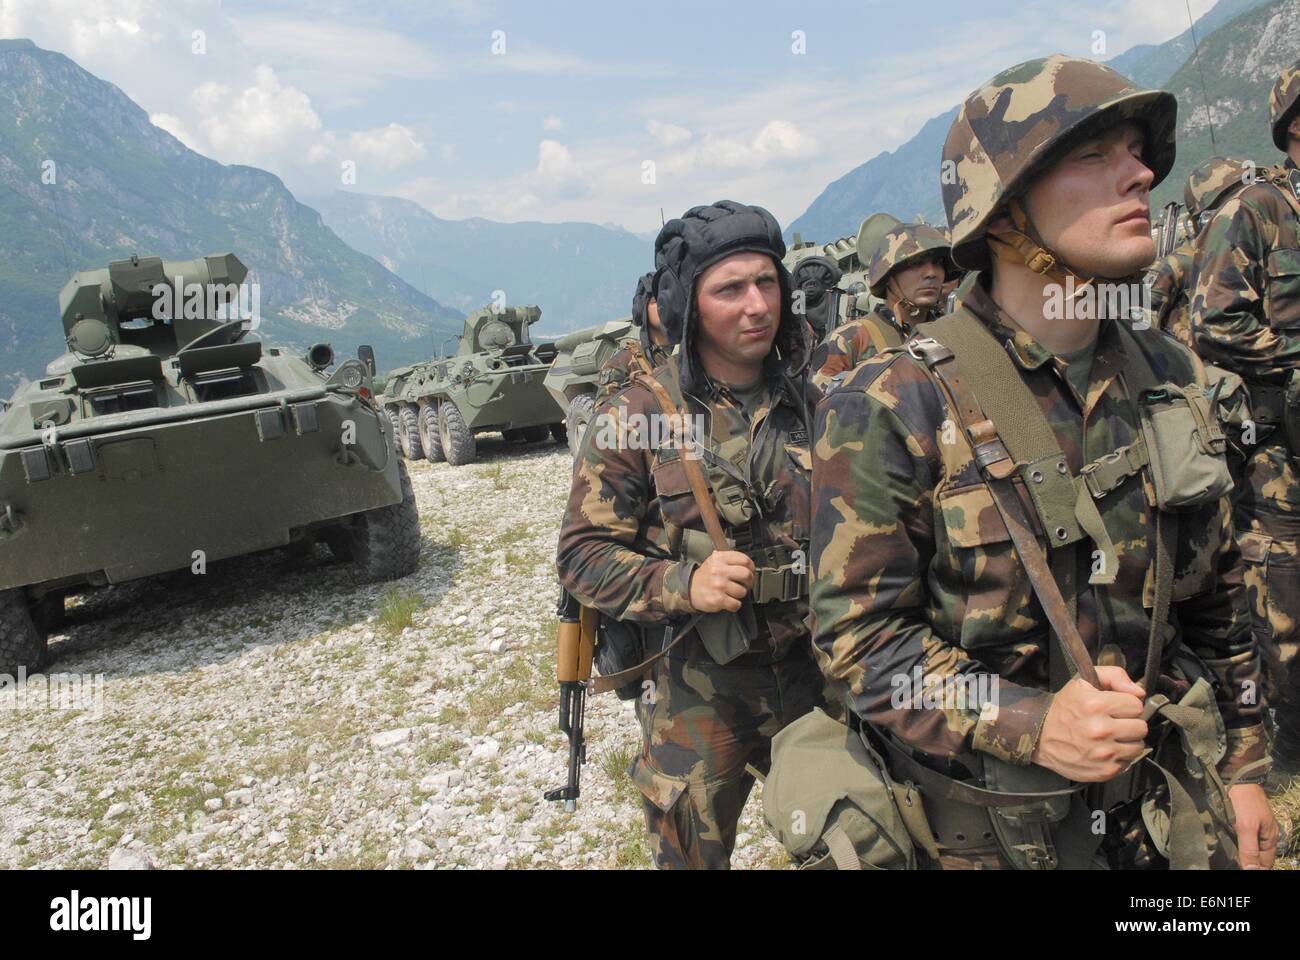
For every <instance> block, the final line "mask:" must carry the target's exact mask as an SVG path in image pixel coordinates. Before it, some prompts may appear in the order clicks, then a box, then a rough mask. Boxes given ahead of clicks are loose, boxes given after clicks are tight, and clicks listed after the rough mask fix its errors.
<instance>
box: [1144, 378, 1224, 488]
mask: <svg viewBox="0 0 1300 960" xmlns="http://www.w3.org/2000/svg"><path fill="white" fill-rule="evenodd" d="M1138 401H1139V402H1138V410H1139V414H1140V416H1141V425H1142V440H1143V442H1144V443H1145V445H1146V450H1147V459H1148V461H1149V466H1150V469H1151V482H1152V484H1153V485H1154V487H1155V493H1156V506H1157V508H1158V509H1160V510H1164V511H1166V512H1178V511H1181V510H1191V509H1195V508H1196V507H1200V506H1202V505H1204V504H1206V503H1211V502H1213V501H1215V500H1218V499H1219V498H1220V497H1224V496H1227V495H1228V494H1229V493H1230V492H1231V491H1232V475H1231V474H1230V473H1229V472H1228V461H1227V459H1226V456H1225V455H1226V453H1227V449H1228V441H1227V437H1225V436H1224V433H1223V427H1222V426H1221V425H1220V423H1219V417H1218V414H1217V412H1216V411H1215V410H1214V409H1213V407H1212V406H1211V404H1210V398H1209V396H1208V395H1207V394H1206V392H1205V390H1204V389H1203V388H1202V387H1201V386H1200V385H1199V384H1195V383H1189V384H1187V385H1186V386H1184V387H1179V386H1177V385H1175V384H1172V383H1165V384H1162V385H1160V386H1159V387H1157V388H1155V389H1154V390H1144V391H1143V392H1142V393H1141V394H1140V396H1139V398H1138ZM1189 439H1190V441H1191V442H1190V443H1189V442H1188V441H1189Z"/></svg>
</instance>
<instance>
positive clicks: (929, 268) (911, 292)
mask: <svg viewBox="0 0 1300 960" xmlns="http://www.w3.org/2000/svg"><path fill="white" fill-rule="evenodd" d="M943 277H944V269H943V258H942V257H930V258H928V259H925V260H918V261H917V262H916V263H909V264H908V265H907V266H905V267H903V268H902V269H901V270H899V271H897V272H896V273H895V274H894V275H893V276H892V277H890V278H889V279H890V280H891V281H892V282H893V283H894V285H895V286H896V287H897V289H898V292H899V293H900V294H902V296H903V298H904V299H906V300H911V301H912V302H913V303H914V304H916V305H917V306H918V307H933V306H934V305H935V304H936V303H938V302H939V297H940V296H941V295H942V293H943Z"/></svg>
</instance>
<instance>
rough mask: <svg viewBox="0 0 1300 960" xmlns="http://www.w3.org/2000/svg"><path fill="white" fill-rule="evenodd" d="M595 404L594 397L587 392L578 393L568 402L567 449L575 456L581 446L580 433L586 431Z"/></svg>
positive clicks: (566, 422)
mask: <svg viewBox="0 0 1300 960" xmlns="http://www.w3.org/2000/svg"><path fill="white" fill-rule="evenodd" d="M595 406H596V398H595V397H593V396H592V395H591V394H589V393H580V394H578V395H577V396H576V397H574V398H573V400H572V402H571V403H570V404H569V413H568V415H567V418H566V419H565V427H566V428H567V429H568V433H569V451H570V452H571V453H572V454H573V455H574V456H575V457H576V456H577V455H578V450H579V448H581V447H582V435H583V434H584V433H586V432H587V424H588V423H590V422H591V417H592V414H593V412H594V410H595Z"/></svg>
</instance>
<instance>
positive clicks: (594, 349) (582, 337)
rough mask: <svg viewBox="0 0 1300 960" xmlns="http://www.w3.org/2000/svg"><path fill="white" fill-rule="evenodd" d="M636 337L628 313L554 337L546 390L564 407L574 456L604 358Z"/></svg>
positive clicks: (580, 439) (570, 447)
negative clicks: (553, 352)
mask: <svg viewBox="0 0 1300 960" xmlns="http://www.w3.org/2000/svg"><path fill="white" fill-rule="evenodd" d="M636 339H637V328H636V327H634V326H633V325H632V318H631V317H624V318H623V319H622V320H611V321H609V322H608V323H603V324H600V325H598V326H594V327H586V328H584V329H582V330H576V331H574V332H573V333H571V334H569V335H568V336H566V337H562V338H560V339H559V340H556V341H555V350H556V354H555V360H554V362H553V363H552V364H551V369H550V370H549V371H547V374H546V380H545V384H546V390H547V392H548V393H550V395H551V396H552V397H553V398H554V399H555V402H556V403H557V404H558V405H559V407H560V409H561V410H563V411H564V424H565V430H566V431H567V433H568V435H569V449H570V450H571V451H572V452H573V454H574V456H577V453H578V447H579V446H581V444H582V434H583V431H585V430H586V429H587V424H588V423H589V422H590V421H591V416H592V411H593V409H594V407H595V398H596V383H597V381H598V380H599V374H600V368H601V367H603V366H604V365H605V361H606V360H608V359H609V358H610V357H612V356H613V355H614V354H616V353H618V351H620V350H622V349H623V347H624V346H625V345H626V344H627V342H628V341H629V340H636Z"/></svg>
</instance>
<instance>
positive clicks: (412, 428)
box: [397, 407, 424, 460]
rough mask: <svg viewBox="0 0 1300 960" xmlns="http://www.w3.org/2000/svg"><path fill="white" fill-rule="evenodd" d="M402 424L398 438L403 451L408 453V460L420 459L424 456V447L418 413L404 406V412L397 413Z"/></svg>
mask: <svg viewBox="0 0 1300 960" xmlns="http://www.w3.org/2000/svg"><path fill="white" fill-rule="evenodd" d="M397 419H398V421H399V424H400V428H399V430H398V434H397V435H398V438H399V440H400V441H401V446H402V453H404V454H405V455H406V459H407V460H420V459H422V458H423V457H424V447H423V446H421V444H420V420H419V414H417V413H416V412H415V411H414V410H412V409H411V408H410V407H403V408H402V412H401V413H399V414H398V415H397Z"/></svg>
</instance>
